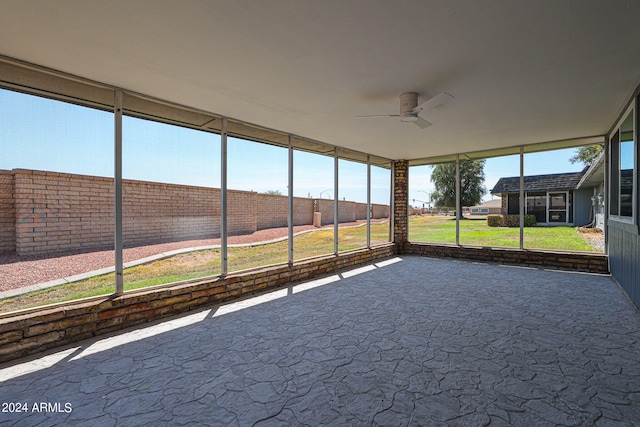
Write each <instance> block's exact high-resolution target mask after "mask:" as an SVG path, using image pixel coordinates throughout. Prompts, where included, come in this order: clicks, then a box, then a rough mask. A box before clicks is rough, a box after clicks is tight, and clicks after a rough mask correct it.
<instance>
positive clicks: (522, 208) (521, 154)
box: [520, 145, 524, 249]
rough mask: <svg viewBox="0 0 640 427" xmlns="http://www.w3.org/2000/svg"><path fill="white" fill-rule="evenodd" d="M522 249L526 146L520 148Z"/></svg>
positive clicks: (521, 240) (522, 239)
mask: <svg viewBox="0 0 640 427" xmlns="http://www.w3.org/2000/svg"><path fill="white" fill-rule="evenodd" d="M520 249H524V145H521V146H520Z"/></svg>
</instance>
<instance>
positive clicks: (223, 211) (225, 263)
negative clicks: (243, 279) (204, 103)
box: [220, 118, 229, 276]
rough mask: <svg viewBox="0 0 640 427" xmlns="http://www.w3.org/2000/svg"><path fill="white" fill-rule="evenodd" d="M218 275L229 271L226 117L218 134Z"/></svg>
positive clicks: (224, 274)
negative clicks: (219, 151)
mask: <svg viewBox="0 0 640 427" xmlns="http://www.w3.org/2000/svg"><path fill="white" fill-rule="evenodd" d="M220 142H221V144H220V148H221V153H220V257H221V259H220V263H221V266H220V267H221V269H220V275H221V276H226V275H227V272H228V271H229V254H228V247H227V237H228V230H229V229H228V225H227V119H226V118H223V119H222V130H221V134H220Z"/></svg>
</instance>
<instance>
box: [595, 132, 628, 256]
mask: <svg viewBox="0 0 640 427" xmlns="http://www.w3.org/2000/svg"><path fill="white" fill-rule="evenodd" d="M634 134H635V133H634ZM609 143H610V140H609V137H608V136H607V137H606V138H605V141H604V184H603V185H604V188H603V189H602V191H603V192H604V196H603V197H604V212H603V214H604V219H603V220H604V223H603V228H604V229H603V230H602V231H603V234H604V253H605V254H608V253H609V195H610V194H611V191H610V188H609V174H610V169H611V167H610V165H611V159H610V158H609V157H610V156H611V151H610V149H609V148H610V147H609ZM608 259H609V257H607V260H608Z"/></svg>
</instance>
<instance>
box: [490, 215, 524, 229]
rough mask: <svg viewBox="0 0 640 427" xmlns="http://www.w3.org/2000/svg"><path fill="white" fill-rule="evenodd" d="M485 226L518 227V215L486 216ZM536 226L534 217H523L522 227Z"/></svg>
mask: <svg viewBox="0 0 640 427" xmlns="http://www.w3.org/2000/svg"><path fill="white" fill-rule="evenodd" d="M487 225H488V226H489V227H520V215H488V216H487ZM535 225H536V217H535V216H534V215H525V216H524V226H525V227H533V226H535Z"/></svg>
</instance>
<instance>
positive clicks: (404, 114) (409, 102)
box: [400, 92, 418, 122]
mask: <svg viewBox="0 0 640 427" xmlns="http://www.w3.org/2000/svg"><path fill="white" fill-rule="evenodd" d="M417 106H418V94H417V93H415V92H406V93H403V94H402V95H400V121H403V122H415V121H416V120H418V114H417V113H415V112H414V111H413V109H414V108H416V107H417Z"/></svg>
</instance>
